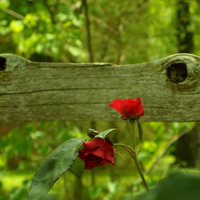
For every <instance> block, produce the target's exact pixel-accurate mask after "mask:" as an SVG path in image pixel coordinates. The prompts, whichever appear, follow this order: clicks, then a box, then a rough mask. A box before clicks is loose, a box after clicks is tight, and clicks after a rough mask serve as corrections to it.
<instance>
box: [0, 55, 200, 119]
mask: <svg viewBox="0 0 200 200" xmlns="http://www.w3.org/2000/svg"><path fill="white" fill-rule="evenodd" d="M174 66H175V67H174ZM184 67H185V68H184ZM0 70H1V71H0V122H33V121H56V120H118V119H119V117H120V114H119V113H117V111H115V110H114V109H113V108H111V107H109V106H108V104H109V103H110V102H111V101H112V100H114V99H116V98H121V99H127V98H136V97H141V100H142V102H143V105H144V108H145V115H144V116H143V117H142V118H141V121H199V120H200V115H199V114H200V57H198V56H195V55H191V54H175V55H171V56H168V57H165V58H162V59H160V60H156V61H152V62H149V63H140V64H130V65H120V66H119V65H112V64H105V63H93V64H76V63H73V64H71V63H68V64H66V63H45V62H41V63H39V62H31V61H28V60H26V59H24V58H22V57H20V56H17V55H13V54H0ZM173 70H174V71H173ZM179 70H180V71H179ZM181 70H182V71H183V72H182V71H181ZM184 70H186V71H184Z"/></svg>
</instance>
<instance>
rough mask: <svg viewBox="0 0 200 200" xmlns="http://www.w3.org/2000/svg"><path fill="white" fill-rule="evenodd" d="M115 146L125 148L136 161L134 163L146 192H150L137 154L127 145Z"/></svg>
mask: <svg viewBox="0 0 200 200" xmlns="http://www.w3.org/2000/svg"><path fill="white" fill-rule="evenodd" d="M113 145H114V146H120V147H122V148H124V149H125V150H126V151H127V152H128V153H129V154H130V156H131V157H132V158H133V160H134V162H135V165H136V167H137V170H138V172H139V174H140V177H141V179H142V182H143V184H144V186H145V188H146V190H147V191H148V190H149V187H148V184H147V182H146V179H145V177H144V174H143V172H142V169H141V167H140V164H139V162H138V159H137V154H136V152H134V150H133V149H132V148H131V147H130V146H127V145H125V144H121V143H114V144H113Z"/></svg>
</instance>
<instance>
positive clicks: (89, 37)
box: [82, 0, 94, 62]
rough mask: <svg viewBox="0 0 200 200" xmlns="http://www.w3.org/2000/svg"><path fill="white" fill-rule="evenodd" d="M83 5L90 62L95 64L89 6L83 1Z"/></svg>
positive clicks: (85, 0)
mask: <svg viewBox="0 0 200 200" xmlns="http://www.w3.org/2000/svg"><path fill="white" fill-rule="evenodd" d="M82 5H83V7H84V10H85V21H86V30H87V46H88V52H89V56H90V57H89V60H90V62H93V61H94V60H93V51H92V42H91V30H90V19H89V14H88V4H87V0H82Z"/></svg>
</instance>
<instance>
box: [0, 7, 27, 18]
mask: <svg viewBox="0 0 200 200" xmlns="http://www.w3.org/2000/svg"><path fill="white" fill-rule="evenodd" d="M2 11H3V12H5V13H7V14H9V15H12V16H13V17H16V18H18V19H21V20H24V16H23V15H21V14H19V13H17V12H15V11H13V10H10V9H2Z"/></svg>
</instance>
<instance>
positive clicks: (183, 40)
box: [174, 0, 199, 167]
mask: <svg viewBox="0 0 200 200" xmlns="http://www.w3.org/2000/svg"><path fill="white" fill-rule="evenodd" d="M176 6H177V7H176V9H177V10H176V17H177V49H178V53H192V52H193V32H192V31H191V17H190V12H189V8H190V2H189V1H187V0H177V4H176ZM198 135H199V134H198V129H197V127H196V128H195V129H194V130H193V131H191V132H189V133H188V134H185V135H183V136H182V137H181V138H180V139H179V140H178V142H177V143H176V150H175V153H174V154H175V156H176V163H178V164H179V165H181V166H183V167H195V165H196V163H197V159H198V144H197V141H198Z"/></svg>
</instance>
